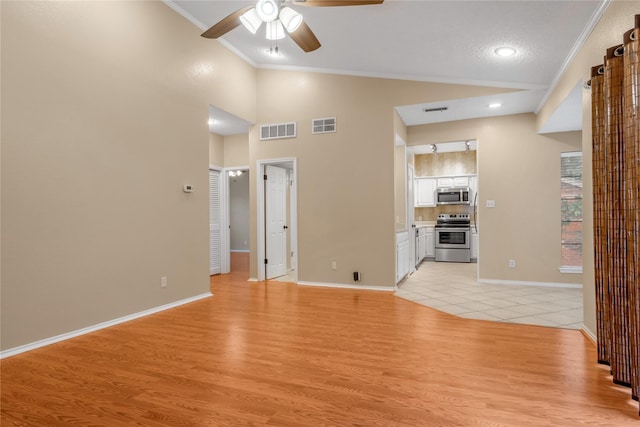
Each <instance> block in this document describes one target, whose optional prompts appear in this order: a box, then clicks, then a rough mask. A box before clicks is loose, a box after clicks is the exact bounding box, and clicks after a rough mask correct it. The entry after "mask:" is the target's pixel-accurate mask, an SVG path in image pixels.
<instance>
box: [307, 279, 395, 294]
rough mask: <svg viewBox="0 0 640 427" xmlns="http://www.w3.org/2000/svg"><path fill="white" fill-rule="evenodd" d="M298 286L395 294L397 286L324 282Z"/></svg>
mask: <svg viewBox="0 0 640 427" xmlns="http://www.w3.org/2000/svg"><path fill="white" fill-rule="evenodd" d="M298 285H302V286H320V287H324V288H343V289H359V290H365V291H385V292H395V291H396V290H397V287H396V286H366V285H347V284H343V283H322V282H303V281H299V282H298Z"/></svg>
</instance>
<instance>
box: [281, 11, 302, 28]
mask: <svg viewBox="0 0 640 427" xmlns="http://www.w3.org/2000/svg"><path fill="white" fill-rule="evenodd" d="M279 17H280V22H282V25H284V28H286V29H287V31H288V32H290V33H293V32H294V31H295V30H297V29H298V28H299V27H300V24H302V15H301V14H299V13H298V12H296V11H295V10H293V9H291V8H290V7H286V6H285V7H283V8H282V10H280V15H279Z"/></svg>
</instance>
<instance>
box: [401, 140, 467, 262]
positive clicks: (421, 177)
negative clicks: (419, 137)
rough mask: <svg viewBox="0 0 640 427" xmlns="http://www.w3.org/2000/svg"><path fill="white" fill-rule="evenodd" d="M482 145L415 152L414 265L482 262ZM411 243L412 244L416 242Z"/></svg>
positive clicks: (411, 211) (464, 144)
mask: <svg viewBox="0 0 640 427" xmlns="http://www.w3.org/2000/svg"><path fill="white" fill-rule="evenodd" d="M476 148H477V146H476V142H475V141H463V142H451V143H442V144H433V145H429V146H424V147H415V148H413V150H414V153H413V175H414V178H413V182H412V185H410V186H409V188H412V189H413V198H412V199H411V195H409V199H411V200H412V201H413V206H412V208H413V209H409V212H408V217H409V224H410V226H411V228H412V231H413V234H414V236H415V242H414V245H415V250H414V251H413V253H414V259H413V260H412V261H413V266H415V267H416V268H417V267H418V266H419V265H420V263H422V262H451V263H470V262H477V260H478V217H477V210H476V208H477V188H478V175H477V157H476ZM410 243H411V242H410Z"/></svg>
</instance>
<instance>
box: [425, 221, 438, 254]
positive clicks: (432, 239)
mask: <svg viewBox="0 0 640 427" xmlns="http://www.w3.org/2000/svg"><path fill="white" fill-rule="evenodd" d="M425 230H426V232H425V236H426V239H425V241H426V244H425V253H424V257H425V258H429V259H431V258H435V257H436V230H435V229H434V228H433V227H426V228H425Z"/></svg>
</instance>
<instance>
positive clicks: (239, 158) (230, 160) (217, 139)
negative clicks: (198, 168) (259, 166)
mask: <svg viewBox="0 0 640 427" xmlns="http://www.w3.org/2000/svg"><path fill="white" fill-rule="evenodd" d="M209 164H210V165H212V166H219V167H225V168H234V167H246V166H248V165H249V135H248V134H238V135H224V136H223V135H218V134H216V133H210V134H209Z"/></svg>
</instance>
